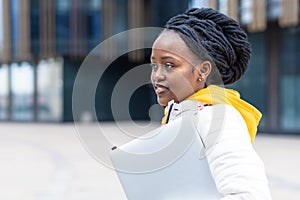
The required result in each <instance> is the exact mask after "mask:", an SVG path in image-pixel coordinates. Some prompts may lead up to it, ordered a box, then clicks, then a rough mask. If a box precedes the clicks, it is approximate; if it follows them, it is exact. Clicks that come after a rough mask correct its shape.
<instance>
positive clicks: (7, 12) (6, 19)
mask: <svg viewBox="0 0 300 200" xmlns="http://www.w3.org/2000/svg"><path fill="white" fill-rule="evenodd" d="M1 6H2V20H3V23H2V25H3V29H2V31H3V32H2V34H3V43H2V49H1V51H0V52H1V58H0V59H1V63H7V64H8V65H10V64H11V62H12V52H11V51H12V41H11V17H10V16H11V5H10V0H2V5H1ZM0 48H1V46H0ZM11 119H12V84H11V67H10V66H8V107H7V120H8V121H9V120H11Z"/></svg>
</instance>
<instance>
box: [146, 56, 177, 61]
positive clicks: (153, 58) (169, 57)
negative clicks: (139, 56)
mask: <svg viewBox="0 0 300 200" xmlns="http://www.w3.org/2000/svg"><path fill="white" fill-rule="evenodd" d="M160 59H161V60H166V59H174V60H177V59H176V58H175V57H172V56H163V57H161V58H160ZM151 60H156V59H155V57H154V56H152V57H151Z"/></svg>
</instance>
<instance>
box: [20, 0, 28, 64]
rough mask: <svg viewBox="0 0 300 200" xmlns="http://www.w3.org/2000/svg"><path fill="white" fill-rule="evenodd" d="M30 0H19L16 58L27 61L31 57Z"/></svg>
mask: <svg viewBox="0 0 300 200" xmlns="http://www.w3.org/2000/svg"><path fill="white" fill-rule="evenodd" d="M29 3H30V0H21V1H20V15H19V17H20V19H19V21H20V24H19V26H20V29H19V30H20V31H19V38H20V40H19V44H18V46H19V48H18V51H19V52H18V54H17V55H18V60H20V61H29V60H30V58H31V55H30V54H31V53H30V14H29V10H30V5H29Z"/></svg>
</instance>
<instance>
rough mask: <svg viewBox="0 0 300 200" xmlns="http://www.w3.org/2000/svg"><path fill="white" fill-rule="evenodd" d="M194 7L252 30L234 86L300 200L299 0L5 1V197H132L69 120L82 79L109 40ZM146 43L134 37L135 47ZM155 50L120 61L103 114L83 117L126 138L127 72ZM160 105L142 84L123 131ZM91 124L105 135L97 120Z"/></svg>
mask: <svg viewBox="0 0 300 200" xmlns="http://www.w3.org/2000/svg"><path fill="white" fill-rule="evenodd" d="M189 7H211V8H214V9H217V10H219V11H221V12H222V13H225V14H227V15H228V16H230V17H232V18H234V19H236V20H237V21H238V22H239V23H240V24H241V26H242V27H243V28H244V29H245V30H246V32H247V33H248V36H249V40H250V42H251V44H252V59H251V63H250V66H249V69H248V71H247V72H246V74H245V75H244V76H243V77H242V79H241V80H239V81H238V82H237V83H235V84H233V85H229V86H228V87H231V88H234V89H237V90H238V91H239V92H240V93H241V96H242V98H243V99H245V100H247V101H248V102H250V103H252V104H253V105H254V106H256V107H257V108H258V109H259V110H260V111H261V112H262V113H263V118H262V121H261V123H260V125H259V133H268V134H259V135H258V137H257V139H256V140H255V143H254V145H255V148H256V150H257V152H258V154H259V155H260V156H261V158H262V159H263V161H264V162H265V165H266V169H267V174H268V177H269V180H270V187H271V192H272V195H273V197H274V199H278V200H279V199H296V200H298V199H300V192H299V191H300V181H299V180H300V173H299V172H298V171H299V167H300V160H299V159H298V154H299V150H300V138H299V137H298V135H299V134H300V93H299V88H300V66H299V63H300V24H299V11H300V7H299V0H0V122H1V123H0V136H1V140H0V146H1V148H0V160H1V165H0V188H1V190H2V191H1V192H0V199H9V200H10V199H30V200H31V199H72V200H74V199H125V196H124V193H123V191H122V188H121V186H120V183H119V181H118V179H117V177H116V175H115V173H114V172H113V171H112V170H109V169H108V168H105V167H104V166H102V165H101V164H99V162H98V161H96V160H94V159H93V158H92V156H91V155H89V154H88V153H87V151H86V150H85V149H84V148H83V145H82V143H81V142H80V141H79V140H78V135H76V130H75V129H74V124H73V123H66V122H73V120H74V119H73V113H72V93H73V86H74V81H75V78H76V75H77V72H78V70H79V68H80V66H81V64H82V63H83V61H84V59H85V58H86V56H87V55H88V54H89V53H90V52H91V50H93V49H94V48H95V47H96V46H97V45H99V44H100V43H101V42H102V41H104V40H105V39H107V38H109V37H111V36H113V35H115V34H118V33H121V32H123V31H127V30H129V29H132V28H138V27H162V26H163V25H164V24H165V22H166V21H167V20H168V19H169V18H170V17H172V16H174V15H176V14H178V13H181V12H183V11H185V10H186V9H187V8H189ZM140 42H142V40H140V38H129V41H128V45H129V46H130V45H133V46H134V45H138V44H139V43H140ZM117 50H118V44H114V45H111V46H110V47H109V48H107V51H105V52H102V53H101V55H102V56H101V59H102V60H103V62H102V61H101V60H100V62H99V60H98V59H95V62H94V63H90V64H92V65H95V66H97V67H99V68H101V67H104V63H105V60H109V59H110V56H111V55H114V53H116V52H117ZM150 52H151V51H150V49H139V50H136V51H133V52H129V53H127V54H124V55H122V56H119V57H118V58H117V59H116V60H115V61H114V62H113V63H111V64H110V65H109V67H108V68H107V69H106V70H105V73H104V74H103V76H102V77H101V80H100V83H101V88H100V87H98V89H97V92H96V96H95V100H96V107H95V111H96V113H97V115H96V117H94V116H93V114H92V113H93V112H94V111H93V110H82V113H81V114H80V118H79V119H77V120H79V121H83V122H86V121H89V122H97V121H101V122H104V123H105V124H104V129H105V130H106V131H108V132H109V133H115V132H117V131H120V130H119V129H118V127H116V126H115V124H112V123H111V122H112V121H113V120H114V117H113V115H112V111H111V96H112V91H113V89H114V86H115V85H116V83H117V82H118V80H119V79H120V78H121V77H122V76H123V75H124V74H126V72H128V71H129V70H130V69H133V68H134V67H135V66H138V65H141V64H144V63H149V56H150ZM91 73H93V72H91ZM149 75H150V74H149ZM89 78H90V77H89V76H86V79H87V80H86V82H88V80H89ZM130 81H131V80H129V82H130ZM132 81H134V80H132ZM85 87H86V88H89V85H88V84H87V85H86V86H85ZM85 87H83V88H82V89H83V90H84V89H85ZM100 90H101V92H98V91H100ZM125 92H126V91H125ZM84 100H85V97H84V96H83V97H82V101H83V102H84ZM154 104H156V96H155V94H154V92H153V89H152V88H151V86H149V85H144V86H142V87H139V88H138V89H137V90H136V91H135V92H134V93H133V95H132V96H131V99H130V105H128V109H129V111H130V116H127V117H126V116H125V118H123V120H124V126H131V125H130V124H126V120H131V119H133V120H137V121H148V120H149V119H150V117H149V108H151V106H152V105H154ZM159 112H160V113H158V114H157V116H158V117H157V118H156V119H157V120H158V121H159V118H160V117H161V116H162V110H160V111H159ZM130 118H131V119H130ZM24 122H25V123H24ZM82 126H85V128H87V130H90V131H93V130H95V129H97V124H96V123H90V124H88V125H87V126H86V124H84V123H83V124H82ZM87 132H89V131H87ZM91 140H93V138H91ZM97 142H99V145H101V144H102V143H101V141H97Z"/></svg>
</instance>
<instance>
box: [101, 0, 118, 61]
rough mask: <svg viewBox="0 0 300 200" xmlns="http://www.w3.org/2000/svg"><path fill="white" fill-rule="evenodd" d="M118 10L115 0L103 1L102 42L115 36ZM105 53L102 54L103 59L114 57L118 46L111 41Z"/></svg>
mask: <svg viewBox="0 0 300 200" xmlns="http://www.w3.org/2000/svg"><path fill="white" fill-rule="evenodd" d="M115 10H116V2H115V0H102V26H101V32H102V40H105V39H107V38H109V37H111V36H112V35H113V26H114V15H115ZM104 48H105V51H104V52H100V54H101V57H102V58H103V59H110V58H112V57H114V55H115V51H116V44H115V43H114V42H113V41H111V42H110V43H109V44H107V46H105V47H104Z"/></svg>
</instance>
